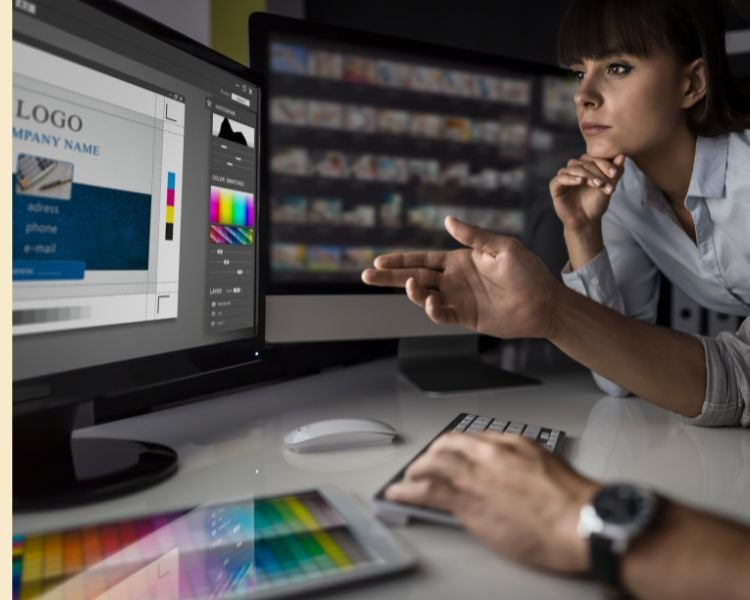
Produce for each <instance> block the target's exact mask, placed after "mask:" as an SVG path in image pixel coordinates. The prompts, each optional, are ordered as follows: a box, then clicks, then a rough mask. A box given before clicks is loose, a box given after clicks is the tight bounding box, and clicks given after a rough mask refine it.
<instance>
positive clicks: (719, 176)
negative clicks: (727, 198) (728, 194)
mask: <svg viewBox="0 0 750 600" xmlns="http://www.w3.org/2000/svg"><path fill="white" fill-rule="evenodd" d="M728 147H729V136H727V135H720V136H716V137H711V138H707V137H698V139H697V141H696V144H695V159H694V160H693V174H692V176H691V177H690V186H689V187H688V193H687V195H688V196H693V197H698V198H723V197H724V188H725V184H726V178H727V151H728Z"/></svg>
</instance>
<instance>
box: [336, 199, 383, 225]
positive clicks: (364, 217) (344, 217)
mask: <svg viewBox="0 0 750 600" xmlns="http://www.w3.org/2000/svg"><path fill="white" fill-rule="evenodd" d="M341 223H342V224H343V225H352V226H354V227H375V207H374V206H372V205H370V204H356V205H354V206H351V207H348V208H345V209H344V210H342V211H341Z"/></svg>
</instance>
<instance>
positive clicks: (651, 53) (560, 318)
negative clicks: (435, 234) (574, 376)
mask: <svg viewBox="0 0 750 600" xmlns="http://www.w3.org/2000/svg"><path fill="white" fill-rule="evenodd" d="M559 47H560V57H561V60H562V62H564V63H565V64H568V65H569V66H570V67H571V69H572V71H573V73H574V74H575V76H576V77H577V79H578V81H579V83H578V89H577V92H576V95H575V102H576V109H577V113H578V119H579V124H580V127H581V131H582V133H583V135H584V138H585V140H586V144H587V152H586V154H584V155H583V156H581V157H580V158H577V159H573V160H571V161H569V162H568V164H567V166H565V167H564V168H562V169H561V170H560V171H559V172H558V174H557V175H556V176H555V178H554V179H553V180H552V181H551V182H550V192H551V195H552V200H553V203H554V207H555V210H556V212H557V215H558V216H559V218H560V219H561V221H562V223H563V227H564V234H565V240H566V244H567V247H568V253H569V259H570V262H569V264H568V265H567V266H566V268H565V270H564V273H563V278H564V281H565V283H566V285H567V286H568V287H569V288H572V289H573V290H575V291H576V292H578V293H577V294H572V295H571V293H570V292H569V290H565V291H563V290H561V289H560V286H559V285H557V284H556V282H555V281H554V279H553V278H552V277H551V275H550V274H549V272H548V271H546V269H545V268H544V266H543V265H542V264H541V263H540V261H538V260H537V259H536V257H534V256H533V255H530V253H529V252H528V251H527V250H526V249H524V248H522V247H521V246H520V244H518V243H517V242H515V241H514V240H510V239H508V238H503V237H502V236H497V235H494V234H491V233H489V232H485V231H482V230H478V229H477V228H472V227H470V226H467V225H464V224H461V223H459V222H457V221H455V220H450V219H449V220H447V222H446V226H447V228H448V230H449V232H450V233H451V234H453V235H454V237H456V239H458V240H459V241H461V242H462V243H464V244H465V245H467V246H469V247H470V248H472V250H458V251H454V252H431V253H411V254H405V255H402V254H394V255H386V256H382V257H379V258H378V259H377V260H376V263H375V267H376V268H375V269H368V270H366V271H365V272H364V273H363V280H364V281H365V282H366V283H370V284H374V285H405V286H406V289H407V294H408V295H409V297H410V298H411V299H412V300H413V301H414V302H416V303H418V304H420V305H423V306H425V309H426V311H427V314H428V316H430V317H431V318H432V319H433V320H435V321H436V322H451V323H460V324H463V325H466V326H469V327H471V328H474V329H476V330H478V331H481V332H483V333H488V334H491V335H498V336H501V337H520V336H541V337H546V338H548V339H549V340H550V341H552V342H553V343H555V344H556V345H557V346H558V347H560V348H561V349H562V350H563V351H565V352H566V353H568V354H569V355H571V356H572V357H573V358H575V359H577V360H578V361H579V362H581V363H583V364H585V365H586V366H588V367H589V368H591V369H592V370H593V371H594V372H596V373H599V375H598V376H597V381H598V383H599V384H600V386H601V387H602V388H603V389H605V391H607V392H609V393H612V394H615V395H623V394H625V393H626V392H625V390H629V391H632V392H634V393H637V394H639V395H641V396H642V397H644V398H646V399H648V400H650V401H652V402H654V403H656V404H659V405H661V406H664V407H666V408H669V409H670V410H673V411H676V412H679V413H681V414H683V415H685V416H688V417H693V418H694V422H695V423H699V424H706V425H711V424H713V425H716V424H740V423H741V424H743V425H745V426H748V425H750V408H749V407H748V406H749V405H750V320H746V321H745V322H744V323H743V326H742V327H741V328H740V331H738V333H737V334H736V335H731V334H722V335H720V336H719V337H718V338H715V339H712V338H704V337H693V336H687V335H684V334H681V333H678V332H674V331H671V330H666V329H664V328H658V327H655V326H652V325H649V324H648V323H650V322H653V321H654V319H655V316H656V304H657V301H658V292H659V277H660V273H663V274H664V275H666V276H667V277H668V278H669V279H670V280H671V281H672V282H673V283H674V284H676V285H677V286H679V287H680V288H681V289H683V290H684V291H685V292H686V293H688V294H689V295H690V296H691V297H692V298H693V299H694V300H695V301H696V302H698V303H699V304H701V305H703V306H706V307H707V308H709V309H712V310H718V311H721V312H728V313H732V314H739V315H748V314H750V235H748V234H749V233H750V132H748V131H746V129H747V127H748V118H747V116H746V115H744V114H743V107H742V106H741V99H740V97H739V94H738V93H737V92H736V90H735V89H734V87H733V85H732V82H731V79H730V78H729V76H728V68H727V60H726V54H725V50H724V34H723V23H722V16H721V12H720V7H719V6H718V5H717V3H715V2H713V1H712V0H628V2H622V1H620V0H574V1H573V2H572V3H571V5H570V7H569V9H568V11H567V13H566V15H565V17H564V20H563V23H562V25H561V31H560V44H559ZM583 296H587V297H588V298H590V299H591V300H593V301H595V303H596V304H595V303H592V302H590V301H588V300H586V299H585V298H583ZM608 309H613V310H608ZM622 315H626V316H627V317H629V318H625V317H623V316H622Z"/></svg>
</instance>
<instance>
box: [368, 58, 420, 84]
mask: <svg viewBox="0 0 750 600" xmlns="http://www.w3.org/2000/svg"><path fill="white" fill-rule="evenodd" d="M411 74H412V66H411V65H409V64H407V63H402V62H395V61H391V60H379V61H377V66H376V81H377V83H378V84H379V85H382V86H386V87H394V88H399V89H403V90H408V89H410V88H411Z"/></svg>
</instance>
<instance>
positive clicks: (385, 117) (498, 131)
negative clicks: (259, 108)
mask: <svg viewBox="0 0 750 600" xmlns="http://www.w3.org/2000/svg"><path fill="white" fill-rule="evenodd" d="M550 89H553V88H550ZM555 89H556V88H555ZM555 93H557V92H555V91H551V92H550V94H551V95H550V98H561V97H563V96H562V95H561V94H558V96H554V94H555ZM548 104H549V108H548V112H549V113H550V120H552V121H555V122H560V121H562V120H564V119H567V120H569V116H566V115H567V113H566V112H565V111H566V110H568V107H567V104H565V103H562V102H557V104H554V103H553V102H552V100H551V101H550V103H548ZM572 114H573V118H574V119H575V107H573V113H572ZM271 120H272V122H274V123H278V124H279V125H294V126H299V127H314V128H318V129H330V130H336V131H345V132H350V133H367V134H382V135H396V136H399V135H401V136H409V137H413V138H417V139H423V140H438V141H439V140H442V141H448V142H458V143H462V144H469V143H473V144H485V145H491V146H497V147H498V149H499V152H500V156H501V157H505V158H524V157H525V156H526V152H527V147H528V141H529V122H528V119H527V118H526V117H525V116H522V115H517V114H512V113H511V114H507V115H503V114H500V115H498V118H497V119H494V120H492V119H476V118H469V117H468V116H461V115H441V114H436V113H425V112H414V111H407V110H402V109H396V108H376V107H373V106H364V105H354V104H342V103H340V102H330V101H323V100H311V99H301V98H291V97H285V96H279V97H276V98H274V99H273V100H272V101H271Z"/></svg>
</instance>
